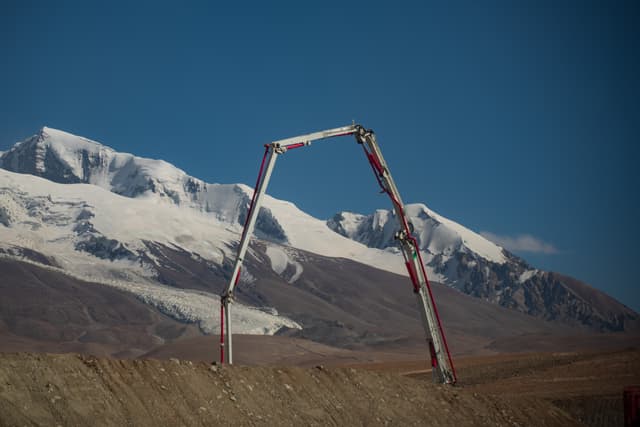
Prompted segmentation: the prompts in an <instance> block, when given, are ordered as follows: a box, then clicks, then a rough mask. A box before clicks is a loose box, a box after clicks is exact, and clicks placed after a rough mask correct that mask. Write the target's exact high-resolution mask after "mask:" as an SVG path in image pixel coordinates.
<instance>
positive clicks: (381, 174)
mask: <svg viewBox="0 0 640 427" xmlns="http://www.w3.org/2000/svg"><path fill="white" fill-rule="evenodd" d="M344 135H354V136H355V138H356V141H357V142H358V143H359V144H361V145H362V147H363V149H364V152H365V155H366V156H367V159H368V160H369V163H370V164H371V168H372V169H373V172H374V174H375V176H376V179H377V180H378V184H380V187H381V188H382V190H383V191H384V192H385V193H386V194H387V195H388V196H389V197H390V198H391V202H392V204H393V209H394V211H395V214H396V217H397V218H398V221H399V223H400V230H399V231H398V232H397V233H396V238H397V240H398V242H399V244H400V248H401V250H402V254H403V256H404V259H405V265H406V267H407V270H408V272H409V277H410V279H411V283H412V284H413V290H414V292H415V294H416V297H417V300H418V307H419V309H420V315H421V317H422V324H423V327H424V330H425V333H426V336H427V341H428V343H429V349H430V352H431V365H432V368H433V373H434V381H436V382H443V383H448V384H454V383H455V382H456V374H455V370H454V367H453V362H452V360H451V354H450V352H449V348H448V346H447V342H446V339H445V336H444V331H443V330H442V325H441V322H440V317H439V315H438V311H437V308H436V304H435V300H434V299H433V294H432V292H431V285H430V284H429V280H428V279H427V273H426V271H425V267H424V262H423V261H422V256H421V255H420V249H419V247H418V242H417V240H416V238H415V237H414V236H413V235H412V231H413V230H412V228H413V227H412V225H411V223H410V222H409V218H408V217H407V215H406V213H405V210H404V204H403V203H402V199H401V197H400V193H399V192H398V189H397V187H396V185H395V183H394V181H393V178H392V177H391V172H390V171H389V168H388V166H387V164H386V162H385V160H384V158H383V157H382V153H381V152H380V147H379V146H378V143H377V141H376V138H375V134H374V133H373V131H371V130H367V129H365V128H363V127H362V126H360V125H351V126H344V127H340V128H335V129H329V130H326V131H321V132H315V133H311V134H308V135H302V136H297V137H294V138H287V139H283V140H280V141H275V142H272V143H271V144H266V145H265V152H264V156H263V158H262V163H261V165H260V171H259V173H258V179H257V181H256V186H255V190H254V192H253V198H252V200H251V204H250V205H249V211H248V213H247V219H246V221H245V224H244V230H243V232H242V237H241V239H240V245H239V247H238V255H237V258H236V262H235V265H234V267H233V272H232V274H231V279H230V281H229V284H228V285H227V288H226V289H225V291H224V292H223V293H222V295H221V305H220V362H221V363H225V361H226V362H227V363H233V352H232V335H231V311H230V308H231V307H230V305H231V302H232V300H233V292H234V289H235V287H236V286H237V284H238V281H239V279H240V272H241V266H242V262H243V260H244V256H245V254H246V252H247V248H248V246H249V239H250V236H251V234H252V233H253V229H254V227H255V224H256V219H257V217H258V213H259V211H260V206H261V204H262V198H263V197H264V195H265V192H266V189H267V185H268V184H269V179H270V178H271V173H272V172H273V167H274V165H275V162H276V159H277V158H278V156H279V155H280V154H284V153H285V152H287V151H288V150H291V149H294V148H300V147H304V146H306V145H309V144H311V142H312V141H315V140H319V139H325V138H331V137H336V136H344Z"/></svg>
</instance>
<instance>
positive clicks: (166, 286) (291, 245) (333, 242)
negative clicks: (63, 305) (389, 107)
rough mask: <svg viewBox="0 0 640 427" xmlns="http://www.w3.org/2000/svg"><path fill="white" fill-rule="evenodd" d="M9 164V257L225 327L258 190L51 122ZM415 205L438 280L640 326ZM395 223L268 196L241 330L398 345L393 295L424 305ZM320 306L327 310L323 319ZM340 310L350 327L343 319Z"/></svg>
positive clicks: (5, 179)
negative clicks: (316, 213)
mask: <svg viewBox="0 0 640 427" xmlns="http://www.w3.org/2000/svg"><path fill="white" fill-rule="evenodd" d="M0 166H1V167H2V168H3V169H0V224H1V225H0V253H3V254H4V256H5V257H10V258H12V259H25V258H27V259H30V260H31V261H32V262H36V263H42V260H44V259H46V260H47V262H48V263H49V264H51V266H53V267H55V268H59V269H60V270H61V271H63V272H65V273H66V274H69V275H72V276H74V277H77V278H83V279H86V280H90V281H92V282H97V283H103V284H107V285H110V286H115V287H118V288H120V289H125V290H127V291H128V292H132V293H134V294H135V295H137V296H138V297H139V298H140V299H142V300H143V301H145V302H147V303H148V304H150V305H152V306H154V307H156V308H158V309H159V310H161V311H162V312H163V313H166V314H168V315H170V316H172V317H173V318H175V319H177V320H180V321H187V322H193V323H196V324H198V325H199V327H200V329H201V330H203V331H205V332H216V330H217V328H218V324H217V316H216V315H215V314H214V313H215V309H214V307H216V306H217V304H218V302H217V293H219V292H220V290H221V289H222V287H223V286H224V284H225V283H226V281H227V280H228V276H229V270H230V267H231V264H232V261H233V259H234V254H235V253H234V248H235V245H236V244H237V239H238V235H239V233H240V230H241V224H242V223H243V222H244V218H245V217H246V213H247V208H248V203H249V200H250V196H251V194H252V190H251V189H250V188H249V187H247V186H245V185H242V184H208V183H204V182H203V181H201V180H198V179H196V178H193V177H190V176H188V175H187V174H186V173H185V172H183V171H181V170H180V169H178V168H175V167H174V166H172V165H170V164H169V163H166V162H164V161H160V160H150V159H143V158H139V157H136V156H133V155H131V154H124V153H118V152H115V151H114V150H112V149H110V148H108V147H106V146H104V145H102V144H99V143H97V142H95V141H91V140H88V139H86V138H82V137H77V136H74V135H71V134H68V133H65V132H62V131H58V130H55V129H51V128H43V129H42V130H41V131H40V132H39V133H38V134H36V135H34V136H33V137H32V138H29V139H28V140H26V141H24V142H22V143H18V144H16V145H15V146H14V147H13V148H11V149H10V150H8V151H6V152H4V153H3V154H2V155H1V156H0ZM407 209H408V212H409V214H410V215H411V217H412V222H413V225H414V228H415V233H416V235H417V236H418V238H419V240H420V243H421V248H422V250H423V252H424V255H425V260H426V262H427V267H428V273H429V274H430V277H431V278H432V279H433V280H435V281H439V282H442V283H444V284H446V285H449V286H451V287H453V288H456V289H458V290H460V291H463V292H464V293H467V294H469V295H472V296H475V297H479V298H481V299H483V300H488V301H490V302H492V303H496V304H498V305H501V306H503V307H506V308H508V309H515V310H516V311H520V312H523V313H525V314H528V315H533V316H536V317H539V318H542V319H549V320H559V321H562V322H564V323H566V324H573V325H579V326H587V327H589V328H591V329H594V330H604V331H622V330H629V329H633V328H635V327H637V324H638V315H637V313H635V312H633V311H632V310H630V309H628V308H627V307H625V306H624V305H622V304H620V303H618V302H617V301H615V300H613V299H611V298H608V297H606V296H603V294H602V293H601V292H599V291H596V290H595V289H592V288H590V287H588V286H587V285H584V284H581V283H579V282H577V281H575V280H572V279H569V278H566V277H564V276H561V275H557V274H554V273H546V272H540V271H536V270H533V269H531V268H530V267H529V266H528V265H527V264H526V263H525V262H524V261H522V260H520V259H518V258H516V257H515V256H513V255H511V254H509V253H508V252H507V251H505V250H504V249H502V248H501V247H499V246H497V245H495V244H493V243H491V242H489V241H488V240H486V239H484V238H483V237H481V236H479V235H477V234H476V233H473V232H472V231H470V230H468V229H466V228H464V227H463V226H461V225H459V224H457V223H455V222H453V221H450V220H447V219H446V218H443V217H441V216H439V215H437V214H436V213H434V212H432V211H430V210H429V209H428V208H426V207H425V206H424V205H408V206H407ZM394 231H395V226H394V221H393V218H392V215H391V214H390V213H389V212H388V211H377V212H376V213H375V214H374V215H371V216H363V215H355V214H346V213H342V214H338V215H336V216H335V217H334V218H333V219H332V220H330V221H328V222H325V221H323V220H319V219H316V218H313V217H311V216H310V215H308V214H306V213H304V212H302V211H301V210H300V209H298V208H297V207H296V206H295V205H293V204H292V203H289V202H286V201H281V200H277V199H274V198H271V197H268V196H267V198H266V200H265V203H264V207H263V208H262V210H261V212H260V216H259V221H258V227H257V233H256V234H257V235H258V237H259V238H260V239H261V242H259V243H256V244H254V245H253V246H252V250H251V253H250V255H249V257H248V260H247V268H245V269H244V270H243V271H244V274H243V276H242V277H241V286H240V288H239V292H240V295H239V297H240V302H241V303H243V305H239V307H238V308H237V309H236V310H234V315H238V316H239V317H240V318H241V320H240V322H238V323H237V324H238V325H239V327H240V331H241V332H242V331H244V332H251V333H269V334H272V333H275V332H277V331H279V330H282V329H283V328H286V329H290V330H294V331H295V330H300V329H301V328H302V332H297V333H300V334H307V335H306V336H308V337H311V338H314V339H320V340H325V341H327V340H328V341H330V340H332V339H336V338H335V337H340V338H339V341H340V344H342V345H349V343H354V342H356V341H358V340H362V339H363V336H364V334H365V333H366V332H367V331H369V337H368V340H369V341H370V342H372V341H374V340H375V339H379V338H378V337H384V338H383V339H384V340H387V341H388V340H393V339H401V338H402V336H403V335H402V334H398V332H397V328H394V327H390V328H389V329H388V330H385V327H384V325H385V324H387V323H389V322H385V316H387V317H388V316H391V317H392V318H394V316H395V318H396V320H395V321H397V322H398V324H402V320H401V319H400V317H402V315H403V314H402V312H403V311H406V310H405V308H404V307H406V306H405V305H404V302H403V304H402V307H403V308H400V307H401V306H400V305H398V306H395V304H397V303H398V301H400V300H398V299H397V298H401V300H402V301H404V298H406V299H407V300H408V301H407V304H408V305H409V306H410V307H413V305H414V303H413V302H411V298H412V295H411V294H410V292H409V291H408V288H407V287H406V286H404V285H406V284H404V283H403V284H402V285H398V287H399V289H401V290H402V292H404V293H403V294H402V295H406V297H405V296H402V297H400V296H393V297H392V298H391V299H392V300H393V301H394V302H393V304H391V305H387V304H385V301H389V297H388V295H387V294H385V292H389V291H388V290H387V289H388V288H384V287H383V286H388V284H389V283H395V282H402V281H403V279H402V278H400V277H399V276H397V274H404V271H403V264H402V261H401V257H400V255H399V254H398V251H397V250H396V249H395V248H394V246H393V241H392V237H391V236H392V235H393V232H394ZM379 270H384V271H383V272H380V271H379ZM393 273H396V274H393ZM354 284H356V285H357V286H354ZM394 289H395V288H394ZM405 291H406V292H405ZM292 295H297V296H296V297H292ZM363 295H372V297H371V304H372V305H371V306H370V307H368V310H372V312H373V313H377V315H378V318H377V319H370V320H367V321H363V320H362V319H361V318H360V317H359V316H361V314H362V313H361V312H364V311H368V310H364V309H362V310H358V307H359V305H362V307H364V306H366V302H367V301H368V300H367V299H366V298H364V299H363ZM393 295H395V294H393ZM347 296H348V297H347ZM305 298H306V300H307V301H308V302H307V303H301V302H302V301H304V300H305ZM256 307H257V308H256ZM319 307H320V308H322V307H325V308H323V309H322V310H320V311H322V312H323V314H322V315H314V314H313V313H314V310H318V308H319ZM384 307H394V308H388V309H386V310H385V309H384ZM323 310H324V311H323ZM354 310H355V311H354ZM350 312H351V313H358V314H357V315H353V314H351V315H350V316H349V313H350ZM337 313H342V314H337ZM409 313H411V311H409ZM283 314H284V315H283ZM410 315H411V314H410ZM340 316H342V317H344V318H345V319H347V321H346V322H345V321H342V320H341V321H339V322H338V323H336V321H335V319H336V318H340ZM398 316H399V317H398ZM445 316H446V314H445ZM328 319H333V320H328ZM389 324H395V323H393V322H391V323H389ZM341 325H342V326H341ZM345 326H347V327H345ZM374 330H377V332H375V333H373V334H371V331H374ZM392 331H395V332H393V333H392ZM294 333H295V332H294ZM376 334H377V335H376ZM394 334H395V335H394ZM404 336H405V337H406V334H405V335H404Z"/></svg>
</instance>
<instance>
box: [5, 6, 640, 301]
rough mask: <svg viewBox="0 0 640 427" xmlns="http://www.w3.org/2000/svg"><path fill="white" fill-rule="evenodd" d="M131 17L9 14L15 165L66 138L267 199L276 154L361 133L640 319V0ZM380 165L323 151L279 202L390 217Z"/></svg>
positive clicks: (135, 11) (200, 10)
mask: <svg viewBox="0 0 640 427" xmlns="http://www.w3.org/2000/svg"><path fill="white" fill-rule="evenodd" d="M129 3H131V4H129ZM129 3H127V2H122V3H119V2H92V1H83V2H66V1H62V2H40V3H38V2H30V1H6V0H5V1H3V2H2V4H1V5H0V8H1V11H2V13H0V54H1V56H2V60H3V61H2V67H0V150H4V149H7V148H8V147H9V146H10V145H12V144H13V143H14V142H16V141H19V140H22V139H24V138H26V137H27V136H29V135H32V134H33V133H35V132H36V131H37V130H38V129H39V128H40V127H42V126H44V125H47V126H51V127H55V128H59V129H63V130H67V131H69V132H72V133H76V134H80V135H83V136H87V137H89V138H92V139H95V140H98V141H101V142H103V143H105V144H107V145H110V146H112V147H114V148H115V149H117V150H119V151H127V152H132V153H135V154H137V155H141V156H146V157H153V158H162V159H165V160H167V161H169V162H171V163H174V164H176V165H177V166H179V167H181V168H182V169H184V170H185V171H187V172H188V173H189V174H191V175H194V176H197V177H199V178H202V179H204V180H206V181H208V182H223V183H230V182H244V183H249V184H253V182H254V181H255V176H256V173H257V166H258V162H259V160H260V155H261V151H262V149H261V146H262V144H263V143H265V142H268V141H271V140H274V139H280V138H285V137H288V136H293V135H297V134H300V133H306V132H311V131H315V130H320V129H324V128H330V127H336V126H341V125H344V124H349V123H351V121H352V120H355V121H356V122H359V123H362V124H363V125H365V126H366V127H370V128H373V129H374V130H375V131H376V133H377V135H378V139H379V142H380V144H381V146H382V150H383V153H384V155H385V157H386V158H387V160H388V163H389V165H390V167H391V170H392V172H393V174H394V176H395V178H396V181H397V183H398V185H399V187H400V190H401V192H402V194H403V198H404V199H405V202H424V203H426V204H427V205H428V206H429V207H430V208H432V209H434V210H435V211H437V212H439V213H441V214H442V215H445V216H447V217H449V218H451V219H453V220H455V221H458V222H460V223H462V224H464V225H465V226H467V227H469V228H471V229H473V230H475V231H478V232H480V231H482V232H484V233H485V234H486V235H489V236H491V237H492V238H493V239H495V240H497V241H499V242H502V243H504V244H506V245H507V246H509V247H511V249H513V251H514V252H516V253H517V254H519V255H521V256H522V257H524V258H525V259H526V260H528V261H529V262H530V263H531V264H532V265H534V266H535V267H539V268H544V269H550V270H554V271H559V272H563V273H566V274H570V275H572V276H575V277H577V278H579V279H582V280H585V281H587V282H588V283H591V284H592V285H594V286H596V287H598V288H600V289H603V290H605V291H607V292H609V293H610V294H612V295H613V296H615V297H616V298H618V299H619V300H621V301H622V302H624V303H625V304H627V305H629V306H631V307H633V308H635V309H636V310H640V292H639V291H638V290H637V285H638V280H637V269H636V268H635V267H636V264H637V261H636V247H637V245H638V241H639V240H640V227H639V225H638V222H637V221H636V219H637V218H639V217H640V208H639V205H638V191H637V184H638V172H637V170H636V163H637V162H638V159H640V156H639V155H638V154H640V153H639V151H640V149H639V148H638V143H639V142H640V141H639V138H638V136H639V135H640V132H639V131H640V129H639V127H640V125H639V123H640V108H639V107H638V100H639V99H640V83H639V79H638V76H640V65H639V59H638V52H639V51H640V48H639V46H638V40H640V38H639V37H638V28H639V19H638V18H639V13H638V6H637V5H636V2H633V1H629V2H624V1H617V2H588V1H575V2H565V1H536V2H511V1H503V2H476V1H469V2H426V1H424V2H384V3H376V2H352V3H349V4H343V3H342V2H335V3H333V2H317V3H313V4H311V2H256V3H255V4H253V3H251V2H242V3H240V2H236V3H237V5H232V4H224V5H221V4H217V3H218V2H205V1H202V2H198V1H192V2H184V3H185V4H188V6H184V5H179V4H178V2H129ZM368 168H369V166H368V164H367V163H366V161H365V160H364V159H363V158H362V153H361V152H360V151H359V148H358V147H357V145H356V144H355V143H354V142H353V141H352V140H351V139H346V138H345V139H338V140H334V141H330V142H324V143H318V144H315V145H314V146H312V147H311V148H308V149H305V150H296V151H294V152H291V153H288V154H287V155H286V156H285V157H283V159H281V161H280V162H279V164H278V167H277V170H276V173H275V175H274V180H273V182H272V185H271V187H270V193H271V194H272V195H274V196H276V197H280V198H284V199H288V200H291V201H293V202H294V203H296V204H297V205H298V206H300V207H301V208H302V209H304V210H306V211H307V212H309V213H311V214H313V215H315V216H318V217H322V218H326V217H329V216H331V215H332V214H333V213H335V212H336V211H339V210H351V211H356V212H363V213H366V212H370V211H372V210H373V209H376V208H387V207H389V203H388V201H387V200H386V199H385V198H384V197H383V196H382V195H379V194H378V191H377V187H376V184H375V181H374V179H373V177H372V175H371V172H370V170H369V169H368Z"/></svg>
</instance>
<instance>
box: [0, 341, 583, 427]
mask: <svg viewBox="0 0 640 427" xmlns="http://www.w3.org/2000/svg"><path fill="white" fill-rule="evenodd" d="M0 425H1V426H5V425H6V426H13V425H118V426H125V425H136V426H145V425H149V426H157V425H296V426H298V425H402V426H406V425H440V426H477V425H491V426H496V425H498V426H499V425H504V426H514V425H552V426H553V425H558V426H568V425H569V426H570V425H575V422H574V421H572V419H571V418H570V417H569V416H568V415H567V413H566V412H565V411H563V410H561V409H559V408H558V407H556V406H554V405H553V404H552V403H550V402H549V401H547V400H545V399H539V398H536V397H518V396H513V395H488V394H486V393H483V392H480V391H479V390H473V389H472V388H464V387H463V388H459V387H456V388H454V387H449V386H442V385H434V384H431V383H430V382H428V381H424V380H421V379H413V378H407V377H404V376H401V375H398V374H397V373H394V372H385V371H381V372H374V371H370V370H364V369H353V368H342V369H338V368H322V369H319V368H308V369H303V368H275V367H240V366H234V367H228V366H225V367H222V368H221V367H213V368H212V367H211V366H210V365H207V364H205V363H194V362H185V361H178V360H170V361H157V360H114V359H96V358H93V357H87V356H78V355H34V354H24V353H23V354H0Z"/></svg>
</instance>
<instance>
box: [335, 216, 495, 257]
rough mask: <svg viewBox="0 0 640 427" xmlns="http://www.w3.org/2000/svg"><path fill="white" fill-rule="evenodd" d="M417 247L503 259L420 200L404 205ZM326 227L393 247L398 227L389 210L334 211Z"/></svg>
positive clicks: (367, 242)
mask: <svg viewBox="0 0 640 427" xmlns="http://www.w3.org/2000/svg"><path fill="white" fill-rule="evenodd" d="M405 211H406V213H407V215H408V216H409V219H410V221H411V223H412V225H413V227H414V235H415V236H416V238H417V239H418V243H419V245H420V249H422V250H423V251H424V252H425V253H426V254H427V255H431V256H436V255H442V256H445V257H450V256H451V255H452V254H454V253H456V252H460V251H463V252H469V253H474V254H476V255H478V256H480V257H482V258H484V259H485V260H487V261H491V262H494V263H497V264H503V263H504V262H506V260H507V259H506V257H505V255H504V252H503V249H502V248H501V247H500V246H498V245H496V244H494V243H492V242H490V241H488V240H487V239H485V238H484V237H482V236H480V235H479V234H477V233H474V232H473V231H471V230H469V229H467V228H465V227H463V226H461V225H460V224H458V223H456V222H454V221H451V220H449V219H447V218H444V217H442V216H440V215H438V214H437V213H435V212H434V211H432V210H430V209H429V208H427V207H426V206H425V205H424V204H422V203H415V204H408V205H405ZM327 225H328V226H329V228H331V229H332V230H334V231H335V232H337V233H339V234H341V235H343V236H345V237H348V238H350V239H353V240H356V241H358V242H361V243H363V244H365V245H367V246H369V247H374V248H379V249H387V248H391V247H396V246H397V243H396V242H395V238H394V235H395V233H396V231H397V230H398V228H399V225H398V222H397V220H396V218H395V215H394V213H393V211H391V210H384V209H378V210H376V211H375V212H374V213H373V214H371V215H361V214H354V213H351V212H340V213H337V214H336V215H335V216H334V217H333V218H331V219H330V220H329V221H327Z"/></svg>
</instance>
